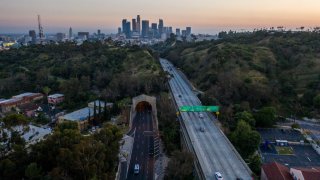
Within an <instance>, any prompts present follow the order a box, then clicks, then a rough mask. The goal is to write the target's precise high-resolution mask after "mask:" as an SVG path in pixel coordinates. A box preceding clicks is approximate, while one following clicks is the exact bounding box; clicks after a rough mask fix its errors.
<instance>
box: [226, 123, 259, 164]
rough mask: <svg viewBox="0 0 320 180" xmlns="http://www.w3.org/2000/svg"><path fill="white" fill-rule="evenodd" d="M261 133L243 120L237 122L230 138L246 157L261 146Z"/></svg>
mask: <svg viewBox="0 0 320 180" xmlns="http://www.w3.org/2000/svg"><path fill="white" fill-rule="evenodd" d="M260 139H261V137H260V134H259V133H258V132H257V131H254V130H252V129H251V127H250V125H249V124H248V123H246V122H245V121H243V120H240V121H239V122H238V124H237V128H236V130H235V131H233V132H232V133H231V135H230V140H231V142H232V143H233V145H234V146H235V147H236V149H237V150H238V151H239V153H240V154H241V155H242V157H243V158H244V159H246V158H248V157H249V156H250V155H252V154H253V153H254V152H255V151H256V150H257V149H258V147H259V144H260Z"/></svg>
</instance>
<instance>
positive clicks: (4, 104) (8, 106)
mask: <svg viewBox="0 0 320 180" xmlns="http://www.w3.org/2000/svg"><path fill="white" fill-rule="evenodd" d="M20 104H23V101H22V99H13V98H11V99H5V100H2V101H0V111H1V112H2V113H6V112H10V111H12V110H13V109H15V108H16V107H17V106H18V105H20Z"/></svg>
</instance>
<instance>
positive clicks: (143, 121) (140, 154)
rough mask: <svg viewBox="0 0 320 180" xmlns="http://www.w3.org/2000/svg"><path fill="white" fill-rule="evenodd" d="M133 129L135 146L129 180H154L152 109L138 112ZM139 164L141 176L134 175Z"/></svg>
mask: <svg viewBox="0 0 320 180" xmlns="http://www.w3.org/2000/svg"><path fill="white" fill-rule="evenodd" d="M132 129H135V133H134V144H133V150H132V155H131V160H130V165H129V170H128V176H127V179H128V180H133V179H139V180H145V179H148V180H152V179H153V171H154V156H153V150H154V147H153V144H154V137H153V127H152V115H151V111H150V109H145V110H143V111H138V112H137V114H136V116H135V117H134V119H133V123H132ZM135 164H139V166H140V172H139V174H134V165H135Z"/></svg>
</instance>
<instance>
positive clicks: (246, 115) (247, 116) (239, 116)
mask: <svg viewBox="0 0 320 180" xmlns="http://www.w3.org/2000/svg"><path fill="white" fill-rule="evenodd" d="M235 120H236V122H239V121H241V120H243V121H245V122H246V123H248V124H249V125H250V126H251V127H255V124H256V121H255V119H254V117H253V115H252V114H251V113H250V112H247V111H243V112H238V113H236V114H235Z"/></svg>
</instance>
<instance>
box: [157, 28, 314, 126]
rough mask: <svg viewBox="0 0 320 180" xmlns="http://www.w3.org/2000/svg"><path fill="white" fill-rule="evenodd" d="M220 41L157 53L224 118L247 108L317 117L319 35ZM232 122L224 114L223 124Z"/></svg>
mask: <svg viewBox="0 0 320 180" xmlns="http://www.w3.org/2000/svg"><path fill="white" fill-rule="evenodd" d="M219 37H220V38H222V39H218V40H212V41H204V42H197V43H187V42H179V41H175V42H174V43H169V42H165V43H162V44H158V45H155V49H160V50H161V52H162V53H161V56H162V57H166V58H167V59H169V60H170V61H172V62H173V63H174V64H175V65H176V66H177V67H179V68H181V69H182V70H183V71H184V72H185V74H186V75H187V76H188V78H189V79H190V80H191V81H192V82H193V84H194V85H196V87H197V88H199V89H200V90H201V91H203V92H204V93H205V94H207V95H209V96H210V97H211V98H212V99H215V100H216V102H217V104H219V105H221V107H222V111H224V112H226V111H227V110H228V111H229V108H230V107H232V106H234V105H235V104H240V103H242V102H248V103H249V107H251V108H254V109H260V108H261V107H264V106H275V107H277V110H278V113H279V115H282V116H288V115H291V114H296V116H305V115H309V114H313V115H318V114H319V111H318V109H317V108H318V107H317V106H315V105H314V101H313V99H314V98H315V96H316V95H317V94H319V93H320V90H319V88H318V85H319V82H320V79H319V71H320V62H319V61H318V59H319V58H318V52H319V48H318V47H319V46H320V34H319V33H318V32H298V33H291V32H272V33H271V32H268V31H265V30H261V31H256V32H253V33H247V32H246V33H236V32H232V31H230V32H221V33H219ZM301 95H303V96H302V97H301ZM204 100H206V99H204ZM291 102H294V103H291ZM250 110H252V109H250ZM229 112H230V111H229ZM235 112H238V111H235ZM232 117H234V114H233V113H231V112H230V114H225V113H221V118H220V119H221V120H224V122H223V123H224V124H228V123H229V122H230V121H232Z"/></svg>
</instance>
